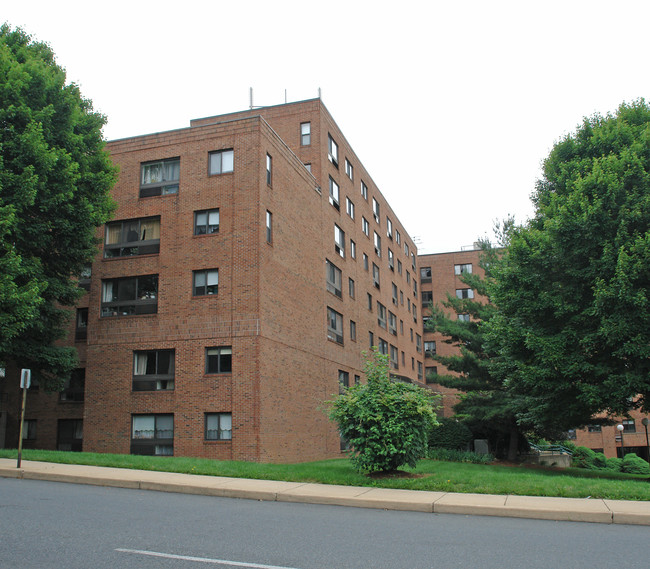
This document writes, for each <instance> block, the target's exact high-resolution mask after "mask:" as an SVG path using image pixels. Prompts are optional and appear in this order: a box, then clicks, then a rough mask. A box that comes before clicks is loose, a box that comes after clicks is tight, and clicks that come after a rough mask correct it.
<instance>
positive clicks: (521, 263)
mask: <svg viewBox="0 0 650 569" xmlns="http://www.w3.org/2000/svg"><path fill="white" fill-rule="evenodd" d="M533 203H534V205H535V214H534V217H533V218H532V219H531V220H530V221H529V222H528V223H527V224H525V225H523V226H520V227H516V228H513V230H512V231H511V232H510V242H509V246H508V247H507V249H506V251H505V254H504V255H503V256H502V257H501V260H500V261H499V262H498V263H496V265H495V267H494V268H493V274H494V277H495V280H494V285H493V286H492V287H491V290H490V296H491V299H492V300H493V302H494V303H495V304H496V305H497V306H498V311H497V312H496V314H495V316H494V317H493V318H492V319H491V320H490V322H489V323H488V324H487V325H486V328H487V330H488V338H489V341H490V342H491V345H492V346H493V348H494V350H495V351H497V352H498V358H497V359H495V361H494V365H495V367H496V368H497V372H498V373H499V374H500V375H501V376H502V377H507V378H508V379H507V386H508V388H510V389H512V390H513V391H515V392H517V393H518V394H520V395H521V396H522V401H524V404H522V405H521V407H520V410H519V414H518V418H519V420H520V421H524V422H528V423H530V424H531V425H532V426H534V428H535V429H536V430H537V431H541V432H543V431H544V430H549V429H553V428H555V429H556V430H557V429H563V430H564V429H569V428H574V427H579V426H582V425H584V424H586V423H588V422H589V420H590V418H591V417H592V416H593V415H594V414H595V413H598V412H602V411H606V412H609V413H612V414H625V413H626V412H628V410H629V409H630V407H642V408H645V409H648V406H649V404H650V400H649V399H648V395H649V393H650V303H649V298H648V291H649V286H648V285H649V284H650V231H649V227H650V225H649V222H650V108H648V105H647V104H646V102H645V101H644V100H638V101H636V102H633V103H631V104H623V105H621V106H620V107H619V109H618V112H617V113H616V114H614V115H607V116H604V117H603V116H600V115H595V116H593V117H590V118H586V119H585V120H584V122H583V123H582V124H581V125H580V126H579V128H578V129H577V131H576V132H575V134H572V135H569V136H566V137H565V138H564V139H563V140H561V141H560V142H558V143H557V144H556V145H555V147H554V148H553V150H552V151H551V153H550V155H549V157H548V158H547V159H546V161H545V163H544V174H543V177H542V179H541V180H540V181H539V182H538V183H537V186H536V191H535V193H534V195H533Z"/></svg>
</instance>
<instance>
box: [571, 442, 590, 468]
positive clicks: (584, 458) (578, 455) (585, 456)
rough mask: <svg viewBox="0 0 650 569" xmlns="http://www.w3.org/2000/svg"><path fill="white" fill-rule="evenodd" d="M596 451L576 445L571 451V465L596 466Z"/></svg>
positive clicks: (581, 466)
mask: <svg viewBox="0 0 650 569" xmlns="http://www.w3.org/2000/svg"><path fill="white" fill-rule="evenodd" d="M595 462H596V453H595V452H594V451H593V450H591V449H590V448H587V447H576V449H575V451H573V460H572V461H571V465H572V466H576V467H578V468H590V469H593V468H596V466H595Z"/></svg>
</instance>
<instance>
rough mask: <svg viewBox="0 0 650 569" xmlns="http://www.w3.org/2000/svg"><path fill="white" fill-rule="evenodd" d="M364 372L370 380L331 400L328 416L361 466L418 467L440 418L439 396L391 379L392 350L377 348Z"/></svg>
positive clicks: (376, 469) (354, 461)
mask: <svg viewBox="0 0 650 569" xmlns="http://www.w3.org/2000/svg"><path fill="white" fill-rule="evenodd" d="M365 374H366V378H367V380H368V381H367V383H365V384H359V385H354V386H352V387H350V388H348V389H346V390H345V392H344V393H342V394H340V395H339V396H338V397H337V398H336V399H334V400H333V401H330V410H329V417H330V419H332V420H334V421H336V423H337V424H338V427H339V431H340V433H341V436H342V437H343V438H344V439H345V440H346V441H347V442H348V443H349V445H350V451H349V454H350V458H351V460H352V464H353V465H354V467H355V468H356V469H357V470H358V471H359V472H383V471H391V470H395V469H397V468H399V467H400V466H402V465H404V464H407V465H409V466H411V467H415V466H416V464H417V461H418V460H420V459H421V458H424V457H425V456H426V454H427V448H428V439H429V432H430V430H431V429H432V428H433V427H434V426H435V425H437V424H438V422H437V420H436V414H435V406H436V404H437V398H436V397H435V396H434V395H433V394H432V393H431V392H430V391H429V390H428V389H423V388H421V387H418V386H415V385H412V384H409V383H403V382H400V381H393V380H391V378H390V373H389V367H388V358H387V356H384V355H382V354H379V353H377V352H376V351H374V352H373V354H372V356H371V357H370V358H369V359H368V360H367V361H366V366H365Z"/></svg>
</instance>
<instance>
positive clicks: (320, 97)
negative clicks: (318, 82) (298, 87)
mask: <svg viewBox="0 0 650 569" xmlns="http://www.w3.org/2000/svg"><path fill="white" fill-rule="evenodd" d="M318 98H319V99H322V98H323V97H322V96H321V94H320V87H319V88H318Z"/></svg>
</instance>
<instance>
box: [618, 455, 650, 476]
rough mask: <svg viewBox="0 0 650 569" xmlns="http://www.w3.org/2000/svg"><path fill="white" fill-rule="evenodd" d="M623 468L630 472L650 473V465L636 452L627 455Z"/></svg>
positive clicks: (624, 470)
mask: <svg viewBox="0 0 650 569" xmlns="http://www.w3.org/2000/svg"><path fill="white" fill-rule="evenodd" d="M622 462H623V464H622V467H621V470H622V471H623V472H627V473H628V474H646V475H647V474H650V465H649V464H648V463H647V462H646V461H645V460H643V459H642V458H641V457H640V456H638V455H637V454H636V453H634V452H630V453H628V454H626V455H625V458H624V459H623V461H622Z"/></svg>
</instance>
